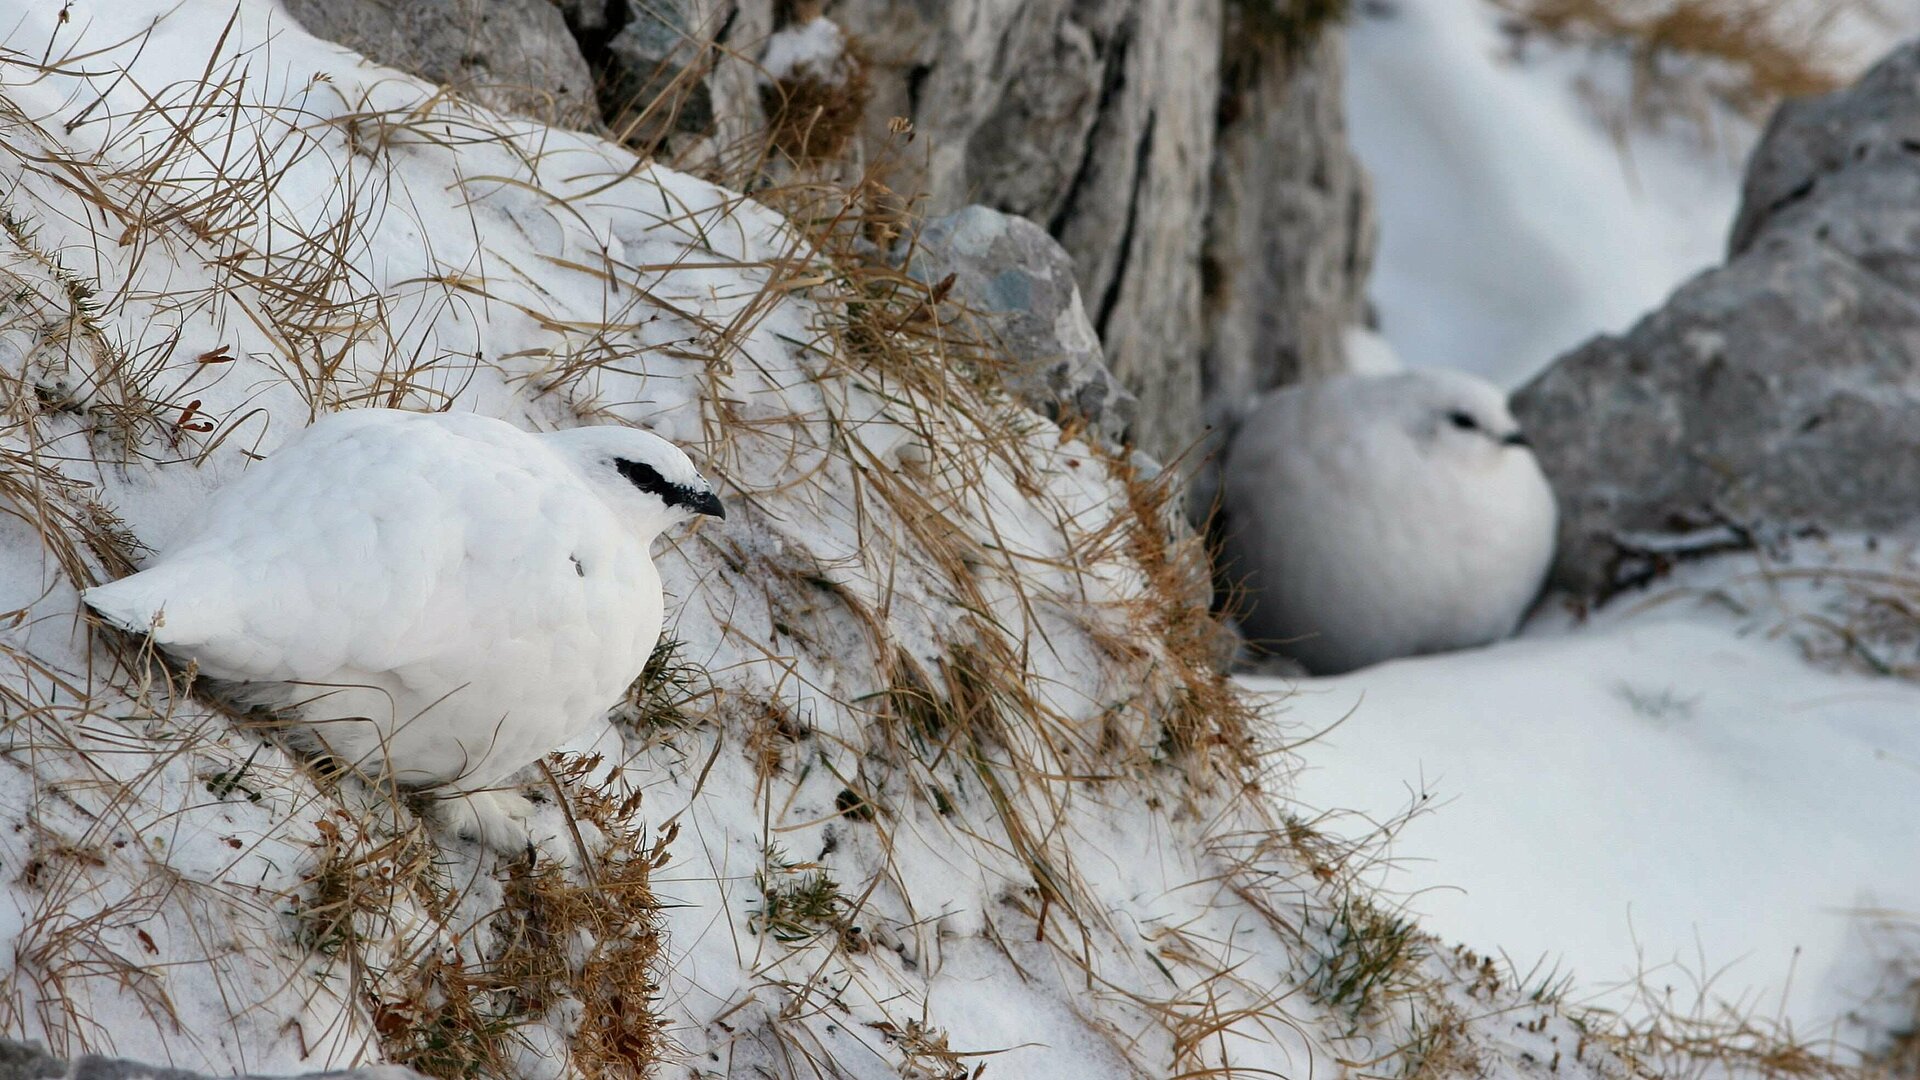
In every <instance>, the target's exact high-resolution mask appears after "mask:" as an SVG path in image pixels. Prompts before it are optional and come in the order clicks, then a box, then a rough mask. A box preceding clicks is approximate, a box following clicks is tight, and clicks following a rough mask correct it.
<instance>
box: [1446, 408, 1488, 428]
mask: <svg viewBox="0 0 1920 1080" xmlns="http://www.w3.org/2000/svg"><path fill="white" fill-rule="evenodd" d="M1447 421H1448V423H1451V424H1452V425H1453V426H1454V427H1457V428H1459V429H1460V430H1462V431H1472V430H1473V429H1475V428H1477V427H1479V426H1480V421H1478V420H1475V419H1474V418H1473V417H1472V416H1471V415H1469V414H1467V413H1463V412H1451V413H1448V414H1447Z"/></svg>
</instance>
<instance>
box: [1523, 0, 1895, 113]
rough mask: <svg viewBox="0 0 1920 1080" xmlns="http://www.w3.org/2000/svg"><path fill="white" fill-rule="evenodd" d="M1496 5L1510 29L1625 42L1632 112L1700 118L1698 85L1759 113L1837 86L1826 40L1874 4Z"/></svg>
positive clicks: (1540, 1) (1587, 1)
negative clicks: (1843, 21)
mask: <svg viewBox="0 0 1920 1080" xmlns="http://www.w3.org/2000/svg"><path fill="white" fill-rule="evenodd" d="M1496 2H1497V3H1498V4H1499V6H1500V7H1501V8H1502V9H1503V10H1505V11H1506V12H1507V14H1508V17H1509V20H1510V21H1509V28H1510V30H1511V31H1513V32H1515V33H1529V32H1531V33H1541V34H1546V35H1548V36H1550V37H1553V38H1556V39H1559V40H1563V41H1574V42H1581V43H1584V44H1588V45H1593V46H1596V47H1600V48H1608V49H1612V48H1619V49H1624V50H1625V51H1626V53H1627V55H1628V57H1629V58H1630V60H1631V63H1632V70H1633V90H1632V98H1633V100H1632V103H1631V104H1632V106H1633V108H1634V111H1635V112H1636V113H1638V114H1640V115H1665V114H1669V113H1678V114H1681V115H1684V116H1687V117H1690V118H1694V119H1699V120H1701V122H1703V123H1704V122H1705V118H1704V117H1703V116H1702V115H1701V112H1700V102H1699V101H1698V100H1697V99H1696V98H1697V96H1696V95H1695V94H1694V93H1693V88H1695V87H1704V88H1705V89H1706V91H1707V92H1708V93H1709V94H1710V95H1711V96H1712V97H1713V98H1714V99H1716V100H1718V101H1719V102H1720V103H1721V104H1723V105H1726V106H1729V107H1731V108H1733V109H1734V110H1735V111H1737V112H1739V113H1742V114H1744V115H1746V116H1749V117H1751V118H1753V119H1756V120H1759V119H1764V118H1765V116H1766V115H1767V114H1768V113H1769V112H1771V111H1772V109H1773V107H1774V106H1775V105H1776V104H1778V103H1779V102H1780V101H1782V100H1784V99H1787V98H1794V97H1806V96H1809V95H1813V94H1823V93H1827V92H1828V91H1831V90H1834V89H1836V88H1838V87H1839V85H1840V84H1841V82H1842V80H1843V78H1844V72H1843V70H1842V68H1841V59H1840V57H1839V56H1837V55H1836V54H1835V53H1834V51H1833V48H1832V46H1831V44H1830V31H1831V29H1832V24H1833V22H1834V21H1835V20H1836V19H1839V18H1841V17H1843V16H1844V15H1846V14H1848V13H1849V12H1862V11H1867V10H1870V9H1868V8H1867V6H1866V4H1865V3H1861V2H1852V0H1842V2H1838V3H1834V4H1805V3H1800V2H1798V0H1496ZM1702 62H1704V66H1703V64H1702Z"/></svg>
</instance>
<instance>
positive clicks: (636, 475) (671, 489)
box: [613, 458, 700, 506]
mask: <svg viewBox="0 0 1920 1080" xmlns="http://www.w3.org/2000/svg"><path fill="white" fill-rule="evenodd" d="M613 467H614V468H616V469H619V470H620V475H621V476H624V477H626V478H627V482H628V483H630V484H632V485H633V486H634V487H637V488H639V489H640V490H641V491H644V492H646V493H647V494H649V495H658V496H659V497H660V501H661V502H664V503H666V504H667V505H668V506H683V505H685V504H686V503H688V502H689V501H691V500H693V499H694V498H697V497H698V496H699V494H700V493H699V492H697V491H695V490H694V489H692V488H690V487H683V486H681V485H680V484H675V483H671V482H669V481H668V480H667V478H666V477H664V476H661V475H660V470H658V469H656V468H654V467H653V466H651V465H648V464H647V463H645V462H643V461H628V460H627V459H626V458H614V459H613Z"/></svg>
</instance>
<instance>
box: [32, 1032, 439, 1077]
mask: <svg viewBox="0 0 1920 1080" xmlns="http://www.w3.org/2000/svg"><path fill="white" fill-rule="evenodd" d="M0 1080H210V1078H208V1077H206V1076H205V1075H204V1074H202V1073H196V1072H188V1071H187V1070H185V1069H170V1068H167V1067H165V1066H161V1065H146V1064H142V1063H140V1062H137V1061H127V1060H125V1059H123V1058H108V1057H100V1056H99V1055H97V1054H83V1055H81V1056H80V1057H78V1058H75V1059H74V1060H72V1061H62V1060H60V1059H59V1058H57V1057H54V1056H53V1055H52V1054H49V1053H47V1052H46V1051H45V1050H42V1049H41V1048H40V1047H39V1046H38V1045H37V1044H34V1043H21V1042H15V1041H13V1040H12V1039H0ZM229 1080H269V1078H266V1077H253V1078H249V1077H245V1076H242V1077H238V1078H229ZM288 1080H292V1078H288ZM298 1080H425V1078H424V1077H422V1076H421V1075H420V1074H419V1073H417V1072H414V1071H413V1070H412V1069H403V1068H401V1067H400V1066H398V1065H373V1066H369V1067H368V1068H364V1069H348V1070H345V1071H342V1072H320V1073H305V1074H303V1075H302V1076H301V1077H299V1078H298Z"/></svg>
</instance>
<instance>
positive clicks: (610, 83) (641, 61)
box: [575, 0, 714, 144]
mask: <svg viewBox="0 0 1920 1080" xmlns="http://www.w3.org/2000/svg"><path fill="white" fill-rule="evenodd" d="M575 2H576V3H578V2H579V0H575ZM629 12H630V17H629V18H628V20H627V22H626V24H625V25H624V26H622V27H620V29H619V32H618V33H616V34H614V35H613V36H612V37H611V38H610V39H608V40H606V42H605V45H604V52H603V53H600V55H596V56H595V57H594V60H595V66H596V67H597V68H599V69H600V73H601V79H600V109H601V113H602V115H604V116H605V117H606V120H607V122H608V123H609V124H612V125H613V128H614V131H615V133H616V134H618V135H619V136H620V137H622V138H624V139H627V140H628V141H631V142H637V143H642V144H646V143H651V142H654V141H656V140H658V139H660V138H663V137H665V136H667V135H670V134H674V133H688V134H705V133H707V132H709V131H711V130H712V129H713V123H714V116H713V91H712V89H711V88H710V87H709V86H708V85H707V78H706V74H707V71H708V69H709V68H710V67H711V66H712V58H711V44H710V42H709V41H708V35H707V34H706V33H705V30H704V27H705V24H706V21H707V20H706V19H705V17H704V16H705V12H704V10H703V8H702V6H701V4H700V3H699V2H698V0H648V2H647V3H642V4H632V5H631V6H630V8H629ZM588 17H589V18H590V19H591V17H592V16H591V15H589V16H588ZM599 25H600V27H601V28H602V30H603V31H604V29H609V28H610V25H609V24H608V23H607V22H606V21H605V19H604V18H602V19H601V21H600V23H599ZM576 32H578V24H576ZM582 40H583V42H589V41H592V40H593V39H592V38H591V37H588V36H585V35H583V38H582ZM596 51H598V50H596Z"/></svg>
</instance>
